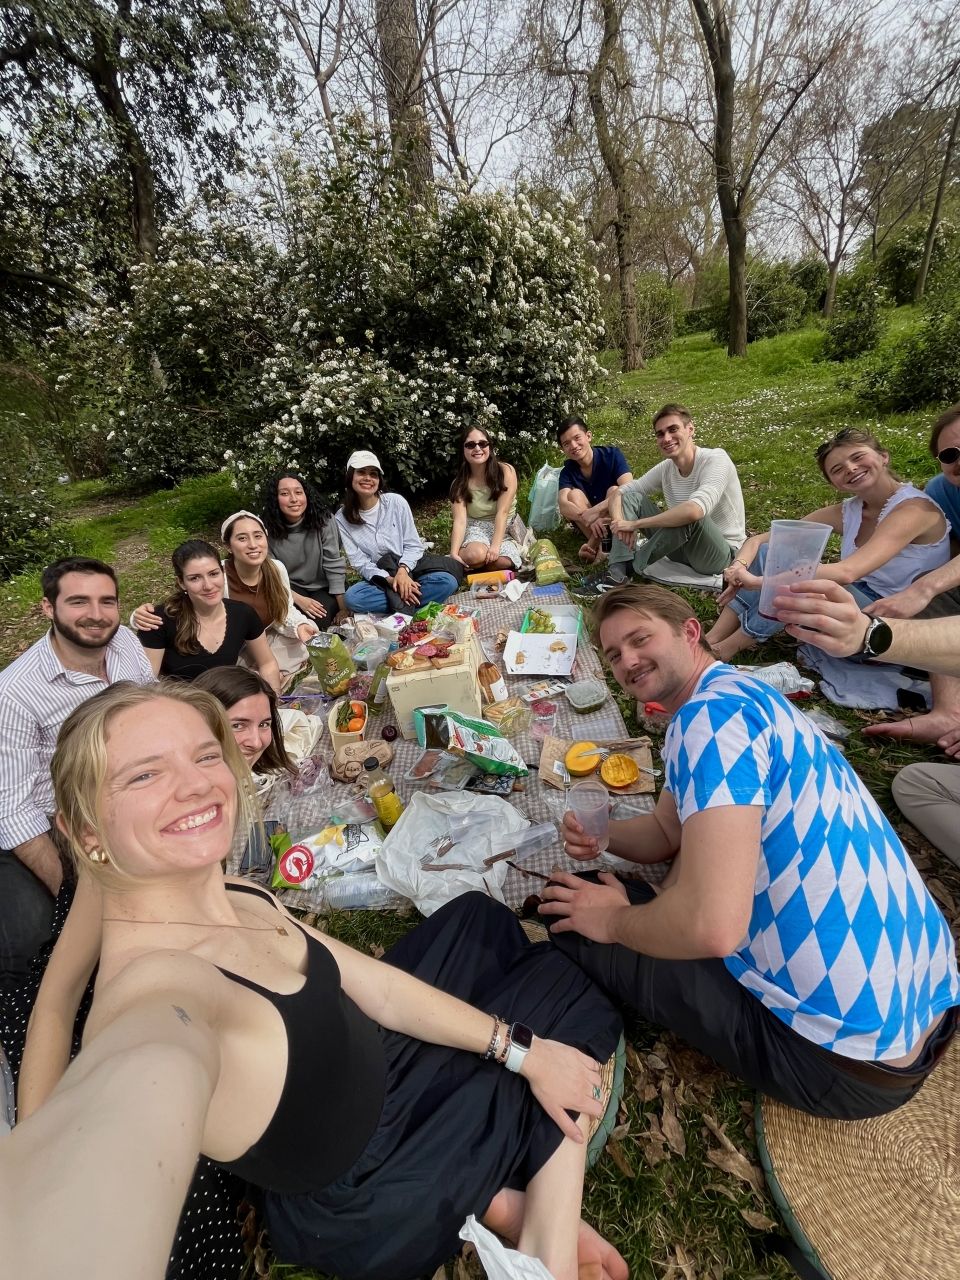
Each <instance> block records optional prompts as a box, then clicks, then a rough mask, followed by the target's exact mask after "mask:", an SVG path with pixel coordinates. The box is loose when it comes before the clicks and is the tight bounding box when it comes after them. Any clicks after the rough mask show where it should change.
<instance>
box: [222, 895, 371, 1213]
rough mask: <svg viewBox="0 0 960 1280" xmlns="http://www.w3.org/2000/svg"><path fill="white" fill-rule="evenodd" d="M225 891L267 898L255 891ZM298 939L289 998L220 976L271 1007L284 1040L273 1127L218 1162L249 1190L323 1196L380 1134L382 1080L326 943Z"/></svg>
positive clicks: (366, 1028) (364, 1021) (234, 976)
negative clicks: (298, 975)
mask: <svg viewBox="0 0 960 1280" xmlns="http://www.w3.org/2000/svg"><path fill="white" fill-rule="evenodd" d="M230 888H231V891H232V890H234V889H236V890H237V891H239V892H240V893H256V894H259V895H261V896H266V897H270V895H269V894H263V891H262V890H259V889H256V888H254V887H253V886H252V885H231V886H230ZM270 900H271V901H272V900H273V899H272V897H271V899H270ZM302 932H303V936H304V937H305V938H306V942H307V966H306V976H305V979H304V983H303V986H302V987H301V988H300V990H299V991H297V992H295V993H294V994H293V995H279V994H278V993H277V992H276V991H270V990H269V989H268V988H267V987H261V986H260V985H259V984H258V983H256V982H251V980H250V979H249V978H243V977H241V976H240V974H238V973H232V972H231V971H230V970H229V969H220V972H221V973H222V974H223V975H224V977H226V978H229V979H230V980H231V982H238V983H239V984H240V985H241V986H242V987H248V988H249V989H250V990H251V991H255V992H256V993H257V994H258V995H261V996H263V998H264V999H265V1000H269V1001H270V1003H271V1004H272V1005H273V1007H274V1008H275V1009H276V1010H277V1012H278V1013H279V1014H280V1017H281V1018H282V1019H283V1025H284V1027H285V1029H286V1033H287V1074H286V1078H285V1079H284V1082H283V1089H282V1090H281V1092H280V1100H279V1102H278V1103H277V1109H276V1111H274V1113H273V1117H272V1119H271V1120H270V1123H269V1124H268V1125H267V1127H266V1129H265V1130H264V1132H263V1134H262V1136H261V1137H260V1139H259V1141H258V1142H255V1143H254V1144H253V1146H252V1147H250V1149H249V1150H248V1151H246V1152H245V1153H244V1154H243V1155H242V1156H240V1158H239V1159H238V1160H231V1161H229V1162H221V1163H222V1166H223V1168H224V1169H229V1170H230V1172H231V1173H235V1174H236V1175H237V1176H238V1177H240V1178H244V1179H246V1181H248V1182H252V1183H253V1184H254V1186H257V1187H262V1188H263V1189H265V1190H271V1191H282V1192H288V1193H291V1194H296V1193H299V1192H304V1191H316V1190H320V1189H321V1188H322V1187H325V1186H328V1185H329V1184H330V1183H331V1182H334V1181H336V1179H337V1178H339V1177H340V1176H341V1175H342V1174H344V1173H346V1171H347V1170H348V1169H349V1168H351V1166H352V1165H353V1164H354V1163H355V1162H356V1160H357V1159H358V1157H359V1156H360V1154H361V1153H362V1151H363V1149H364V1148H365V1147H366V1145H367V1143H368V1142H369V1141H370V1138H371V1137H372V1135H373V1132H374V1130H375V1129H376V1127H377V1121H378V1120H379V1118H380V1112H381V1109H382V1107H383V1095H384V1086H385V1081H386V1060H385V1058H384V1054H383V1048H382V1045H381V1043H380V1036H379V1033H378V1031H377V1027H376V1024H375V1023H374V1022H372V1021H371V1020H370V1019H369V1018H368V1017H367V1016H366V1014H364V1013H362V1012H361V1011H360V1009H358V1008H357V1006H356V1005H355V1004H354V1003H353V1001H352V1000H351V999H350V997H349V996H347V995H345V994H344V992H343V990H342V989H341V986H340V970H339V968H338V966H337V962H336V961H335V960H334V958H333V956H332V955H331V954H330V952H329V951H328V950H327V948H326V947H325V946H324V945H323V943H322V942H318V941H317V940H316V939H315V938H311V936H310V935H309V934H308V933H306V932H305V931H302ZM218 967H219V966H218Z"/></svg>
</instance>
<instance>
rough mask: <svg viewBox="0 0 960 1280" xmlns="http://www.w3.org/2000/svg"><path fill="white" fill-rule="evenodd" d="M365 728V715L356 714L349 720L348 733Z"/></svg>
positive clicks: (357, 731)
mask: <svg viewBox="0 0 960 1280" xmlns="http://www.w3.org/2000/svg"><path fill="white" fill-rule="evenodd" d="M362 728H363V716H354V717H353V719H352V720H348V721H347V733H359V732H360V730H361V729H362Z"/></svg>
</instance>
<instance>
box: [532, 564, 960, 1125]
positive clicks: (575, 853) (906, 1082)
mask: <svg viewBox="0 0 960 1280" xmlns="http://www.w3.org/2000/svg"><path fill="white" fill-rule="evenodd" d="M595 624H596V626H597V628H598V635H599V639H600V643H601V647H602V651H603V654H604V657H605V658H606V660H607V661H608V662H609V663H610V666H611V668H612V670H613V673H614V675H615V676H616V678H617V680H618V681H619V683H620V685H621V687H622V688H623V689H624V690H625V692H627V693H628V694H629V695H630V696H631V697H634V698H636V699H637V701H638V702H648V701H657V702H660V703H662V704H663V706H664V707H665V708H666V709H667V710H668V711H670V712H671V713H672V714H673V718H672V720H671V722H670V725H669V727H668V729H667V734H666V741H665V743H664V750H663V757H664V764H665V771H666V780H665V783H664V787H663V790H662V792H661V794H660V798H659V800H658V802H657V805H656V808H655V810H654V812H653V813H651V814H644V815H642V816H641V817H638V818H630V819H626V820H624V821H620V822H611V824H610V843H609V849H610V851H611V852H612V853H615V854H619V855H620V856H621V857H624V858H629V859H631V860H632V861H634V862H637V863H654V862H666V861H670V863H671V866H670V869H669V871H668V872H667V875H666V877H665V879H664V880H663V883H662V885H661V886H660V887H659V891H657V892H655V891H654V890H653V889H652V888H651V887H650V886H649V885H646V884H641V883H638V882H631V883H628V884H624V883H622V882H621V881H620V880H618V879H617V878H616V877H614V876H611V875H608V874H601V875H600V877H599V879H598V878H597V877H592V878H590V879H583V878H581V877H578V876H570V875H566V874H563V873H558V874H555V875H554V877H553V884H552V885H550V886H548V887H547V888H546V889H545V891H544V897H545V899H546V901H545V902H544V904H543V907H542V908H541V910H542V913H543V916H544V918H545V920H546V921H547V922H548V923H549V924H550V925H551V933H552V936H553V939H554V941H555V942H556V944H557V945H558V946H560V947H561V948H562V949H563V950H564V951H565V952H567V953H568V954H569V955H570V956H571V958H573V959H575V960H576V961H577V962H578V963H579V964H580V965H581V966H582V967H583V968H584V969H585V970H586V971H587V973H589V974H590V976H591V977H592V978H593V979H594V980H595V981H596V982H598V983H599V984H600V986H601V987H604V988H605V989H606V990H607V991H608V993H610V994H611V995H613V996H615V997H616V998H618V999H620V1000H621V1001H622V1002H623V1003H625V1004H627V1005H630V1006H632V1007H633V1008H635V1009H637V1010H638V1011H639V1012H640V1014H641V1015H642V1016H643V1017H645V1018H647V1019H648V1020H649V1021H651V1022H654V1023H657V1024H659V1025H661V1026H666V1027H669V1028H670V1029H671V1030H673V1031H675V1032H676V1033H677V1034H678V1035H681V1036H683V1037H684V1039H686V1040H688V1041H689V1042H690V1043H691V1044H693V1045H695V1046H696V1047H697V1048H699V1049H701V1050H702V1051H703V1052H704V1053H707V1054H709V1055H710V1056H711V1057H713V1058H714V1059H715V1060H716V1061H717V1062H719V1063H720V1064H721V1065H722V1066H724V1067H725V1068H726V1069H727V1070H729V1071H730V1072H731V1073H732V1074H733V1075H736V1076H738V1077H740V1078H741V1079H742V1080H745V1081H746V1082H747V1083H748V1084H751V1085H753V1086H755V1087H756V1088H759V1089H762V1090H763V1091H764V1092H765V1093H768V1094H770V1095H771V1096H773V1097H775V1098H779V1099H780V1100H782V1101H784V1102H786V1103H788V1104H790V1105H792V1106H795V1107H799V1108H801V1109H802V1110H805V1111H809V1112H811V1113H813V1114H815V1115H823V1116H832V1117H835V1118H838V1119H856V1118H860V1117H863V1116H870V1115H880V1114H882V1113H883V1112H886V1111H890V1110H893V1109H894V1108H895V1107H898V1106H900V1105H901V1104H902V1103H904V1102H906V1101H907V1099H908V1098H910V1097H911V1096H912V1094H913V1093H915V1092H916V1090H917V1089H919V1088H920V1086H921V1085H922V1083H923V1081H924V1079H925V1078H926V1076H927V1075H928V1074H929V1072H930V1070H931V1069H932V1068H933V1066H934V1065H935V1063H936V1061H937V1059H938V1058H939V1056H940V1055H941V1054H942V1053H943V1051H944V1049H945V1047H946V1045H947V1043H948V1042H949V1040H950V1037H951V1036H952V1035H953V1033H954V1030H955V1027H956V1023H957V1004H958V1002H960V981H958V975H957V958H956V950H955V947H954V943H953V939H952V938H951V936H950V930H949V928H948V927H947V922H946V920H945V919H944V918H943V916H942V915H941V913H940V911H939V909H938V907H937V905H936V903H935V902H934V901H933V899H932V898H931V896H930V894H929V893H928V892H927V889H926V887H925V885H924V883H923V881H922V879H921V878H920V875H919V873H918V872H917V870H916V868H915V867H914V866H913V864H912V863H911V861H910V859H909V857H908V856H907V854H906V851H905V850H904V848H903V846H902V845H901V843H900V841H899V840H898V838H897V836H896V834H895V833H894V831H893V828H892V827H891V826H890V824H889V823H888V822H887V820H886V818H885V817H884V815H883V814H882V813H881V811H880V809H879V808H878V806H877V804H876V802H875V801H874V799H873V797H872V796H871V795H870V793H869V792H868V791H867V789H866V787H865V786H864V785H863V783H862V782H861V781H860V779H859V778H858V777H857V775H856V774H855V773H854V771H853V769H852V768H851V767H850V765H849V764H848V763H847V761H846V760H845V759H844V758H843V756H842V755H841V754H840V752H838V751H837V750H836V748H835V747H833V746H831V745H830V743H829V742H828V741H827V739H826V738H825V737H824V736H823V735H822V734H821V733H820V731H819V730H818V729H817V728H815V727H814V725H812V724H811V723H810V721H809V720H807V719H806V717H805V716H804V715H803V714H802V713H801V712H799V711H798V710H796V708H794V707H793V706H791V704H790V703H789V702H787V700H786V699H785V698H783V697H782V696H781V695H780V694H779V693H777V692H776V691H775V690H773V689H771V688H770V687H769V686H768V685H765V684H763V683H761V682H760V681H758V680H755V679H753V678H752V677H750V676H748V675H746V674H745V673H743V672H740V671H737V670H736V668H734V667H730V666H727V665H726V664H724V663H719V662H717V661H716V660H715V659H714V657H713V654H712V652H711V651H710V650H709V649H708V648H707V647H706V645H705V644H704V643H703V641H702V638H701V628H700V623H699V622H698V621H697V619H696V617H695V616H694V614H693V611H692V610H691V609H690V608H689V607H688V606H687V604H686V602H685V601H684V600H683V599H681V597H680V596H677V595H674V594H673V593H672V592H669V591H665V590H664V589H663V588H661V587H652V586H628V587H621V588H618V589H616V590H614V591H610V592H608V593H607V594H606V595H604V596H603V597H601V599H600V600H599V601H598V603H597V609H596V614H595ZM563 834H564V843H565V847H566V849H567V852H568V853H569V854H570V855H571V856H572V857H574V858H577V859H580V860H583V861H588V860H590V859H591V858H594V857H596V854H597V842H596V840H594V839H590V838H588V837H587V836H585V835H584V833H583V829H582V827H580V825H579V824H578V823H577V822H576V820H575V819H574V818H573V816H572V814H569V813H568V814H567V815H566V816H565V818H564V831H563Z"/></svg>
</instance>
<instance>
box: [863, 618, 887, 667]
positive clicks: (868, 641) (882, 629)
mask: <svg viewBox="0 0 960 1280" xmlns="http://www.w3.org/2000/svg"><path fill="white" fill-rule="evenodd" d="M892 644H893V632H892V631H891V630H890V624H889V623H888V622H884V620H883V618H872V619H871V621H870V625H869V627H867V630H866V634H865V635H864V637H863V644H862V645H861V647H860V653H861V654H862V655H863V657H865V658H879V657H880V655H881V654H882V653H886V652H887V650H888V649H889V648H890V646H891V645H892Z"/></svg>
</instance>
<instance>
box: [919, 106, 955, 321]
mask: <svg viewBox="0 0 960 1280" xmlns="http://www.w3.org/2000/svg"><path fill="white" fill-rule="evenodd" d="M958 129H960V101H958V102H957V109H956V111H955V112H954V113H953V124H952V125H951V126H950V136H949V137H948V138H947V152H946V155H945V156H944V157H943V167H942V168H941V170H940V181H939V182H938V183H937V194H936V196H935V197H934V200H933V210H932V211H931V214H930V225H929V226H928V227H927V238H926V240H925V241H924V245H923V257H922V258H921V260H920V270H919V271H918V272H917V283H916V287H915V288H914V291H913V300H914V302H919V301H920V299H921V298H922V297H923V294H924V290H925V289H926V287H927V276H928V274H929V272H930V259H931V258H932V257H933V246H934V243H935V242H936V239H937V228H938V227H939V225H940V210H941V207H942V205H943V195H944V192H945V191H946V189H947V180H948V179H949V177H950V165H951V164H952V162H953V149H954V147H955V146H956V145H957V131H958Z"/></svg>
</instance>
